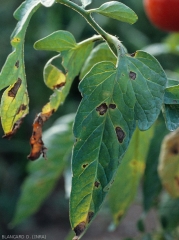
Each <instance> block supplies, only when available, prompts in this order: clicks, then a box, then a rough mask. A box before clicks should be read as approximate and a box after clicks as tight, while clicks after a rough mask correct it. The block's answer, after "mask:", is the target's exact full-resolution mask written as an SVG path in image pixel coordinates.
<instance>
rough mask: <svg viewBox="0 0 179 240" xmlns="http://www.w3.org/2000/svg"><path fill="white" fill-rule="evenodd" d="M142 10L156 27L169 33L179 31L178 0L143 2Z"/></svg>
mask: <svg viewBox="0 0 179 240" xmlns="http://www.w3.org/2000/svg"><path fill="white" fill-rule="evenodd" d="M144 8H145V11H146V14H147V16H148V18H149V19H150V21H151V22H152V23H153V24H154V25H155V26H156V27H158V28H160V29H162V30H165V31H169V32H178V31H179V1H178V0H170V1H168V0H144Z"/></svg>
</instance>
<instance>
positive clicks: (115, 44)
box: [56, 0, 120, 55]
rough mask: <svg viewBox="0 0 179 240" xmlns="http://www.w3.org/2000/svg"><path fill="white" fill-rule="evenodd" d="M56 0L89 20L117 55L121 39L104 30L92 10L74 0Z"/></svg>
mask: <svg viewBox="0 0 179 240" xmlns="http://www.w3.org/2000/svg"><path fill="white" fill-rule="evenodd" d="M56 2H58V3H61V4H63V5H65V6H67V7H69V8H71V9H73V10H74V11H76V12H78V13H79V14H80V15H82V16H83V17H84V18H85V20H86V21H87V22H88V24H89V25H91V27H92V28H93V29H94V30H95V31H96V32H97V33H98V34H99V35H101V36H102V38H103V39H104V40H105V41H106V42H107V43H108V45H109V47H110V48H111V50H112V51H113V52H114V54H115V55H116V52H118V48H119V45H120V41H119V40H118V38H117V37H115V36H112V35H110V34H108V33H107V32H105V31H104V29H102V28H101V27H100V26H99V25H98V24H97V23H96V22H95V20H94V19H93V18H92V17H91V13H90V11H87V10H85V9H84V8H82V7H81V6H79V5H77V4H76V3H74V2H71V1H68V0H56Z"/></svg>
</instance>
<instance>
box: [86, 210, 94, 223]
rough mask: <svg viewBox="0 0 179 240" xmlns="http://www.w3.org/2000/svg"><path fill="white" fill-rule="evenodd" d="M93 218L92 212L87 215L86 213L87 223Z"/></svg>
mask: <svg viewBox="0 0 179 240" xmlns="http://www.w3.org/2000/svg"><path fill="white" fill-rule="evenodd" d="M93 216H94V212H89V213H88V220H87V222H88V223H90V222H91V220H92V218H93Z"/></svg>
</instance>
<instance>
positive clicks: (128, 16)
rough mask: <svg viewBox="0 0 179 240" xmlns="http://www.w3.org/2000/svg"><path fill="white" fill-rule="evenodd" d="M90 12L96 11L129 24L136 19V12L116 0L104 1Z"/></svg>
mask: <svg viewBox="0 0 179 240" xmlns="http://www.w3.org/2000/svg"><path fill="white" fill-rule="evenodd" d="M90 11H91V10H90ZM92 12H96V13H99V14H101V15H104V16H106V17H110V18H114V19H116V20H119V21H122V22H127V23H130V24H133V23H135V22H136V21H137V15H136V13H135V12H134V11H133V10H132V9H131V8H129V7H127V6H126V5H125V4H123V3H120V2H117V1H110V2H107V3H104V4H102V5H101V6H100V7H99V8H96V9H92Z"/></svg>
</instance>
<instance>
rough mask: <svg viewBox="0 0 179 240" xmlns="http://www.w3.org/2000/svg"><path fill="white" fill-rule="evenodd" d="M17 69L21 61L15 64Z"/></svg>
mask: <svg viewBox="0 0 179 240" xmlns="http://www.w3.org/2000/svg"><path fill="white" fill-rule="evenodd" d="M15 67H16V68H19V60H17V62H16V63H15Z"/></svg>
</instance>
